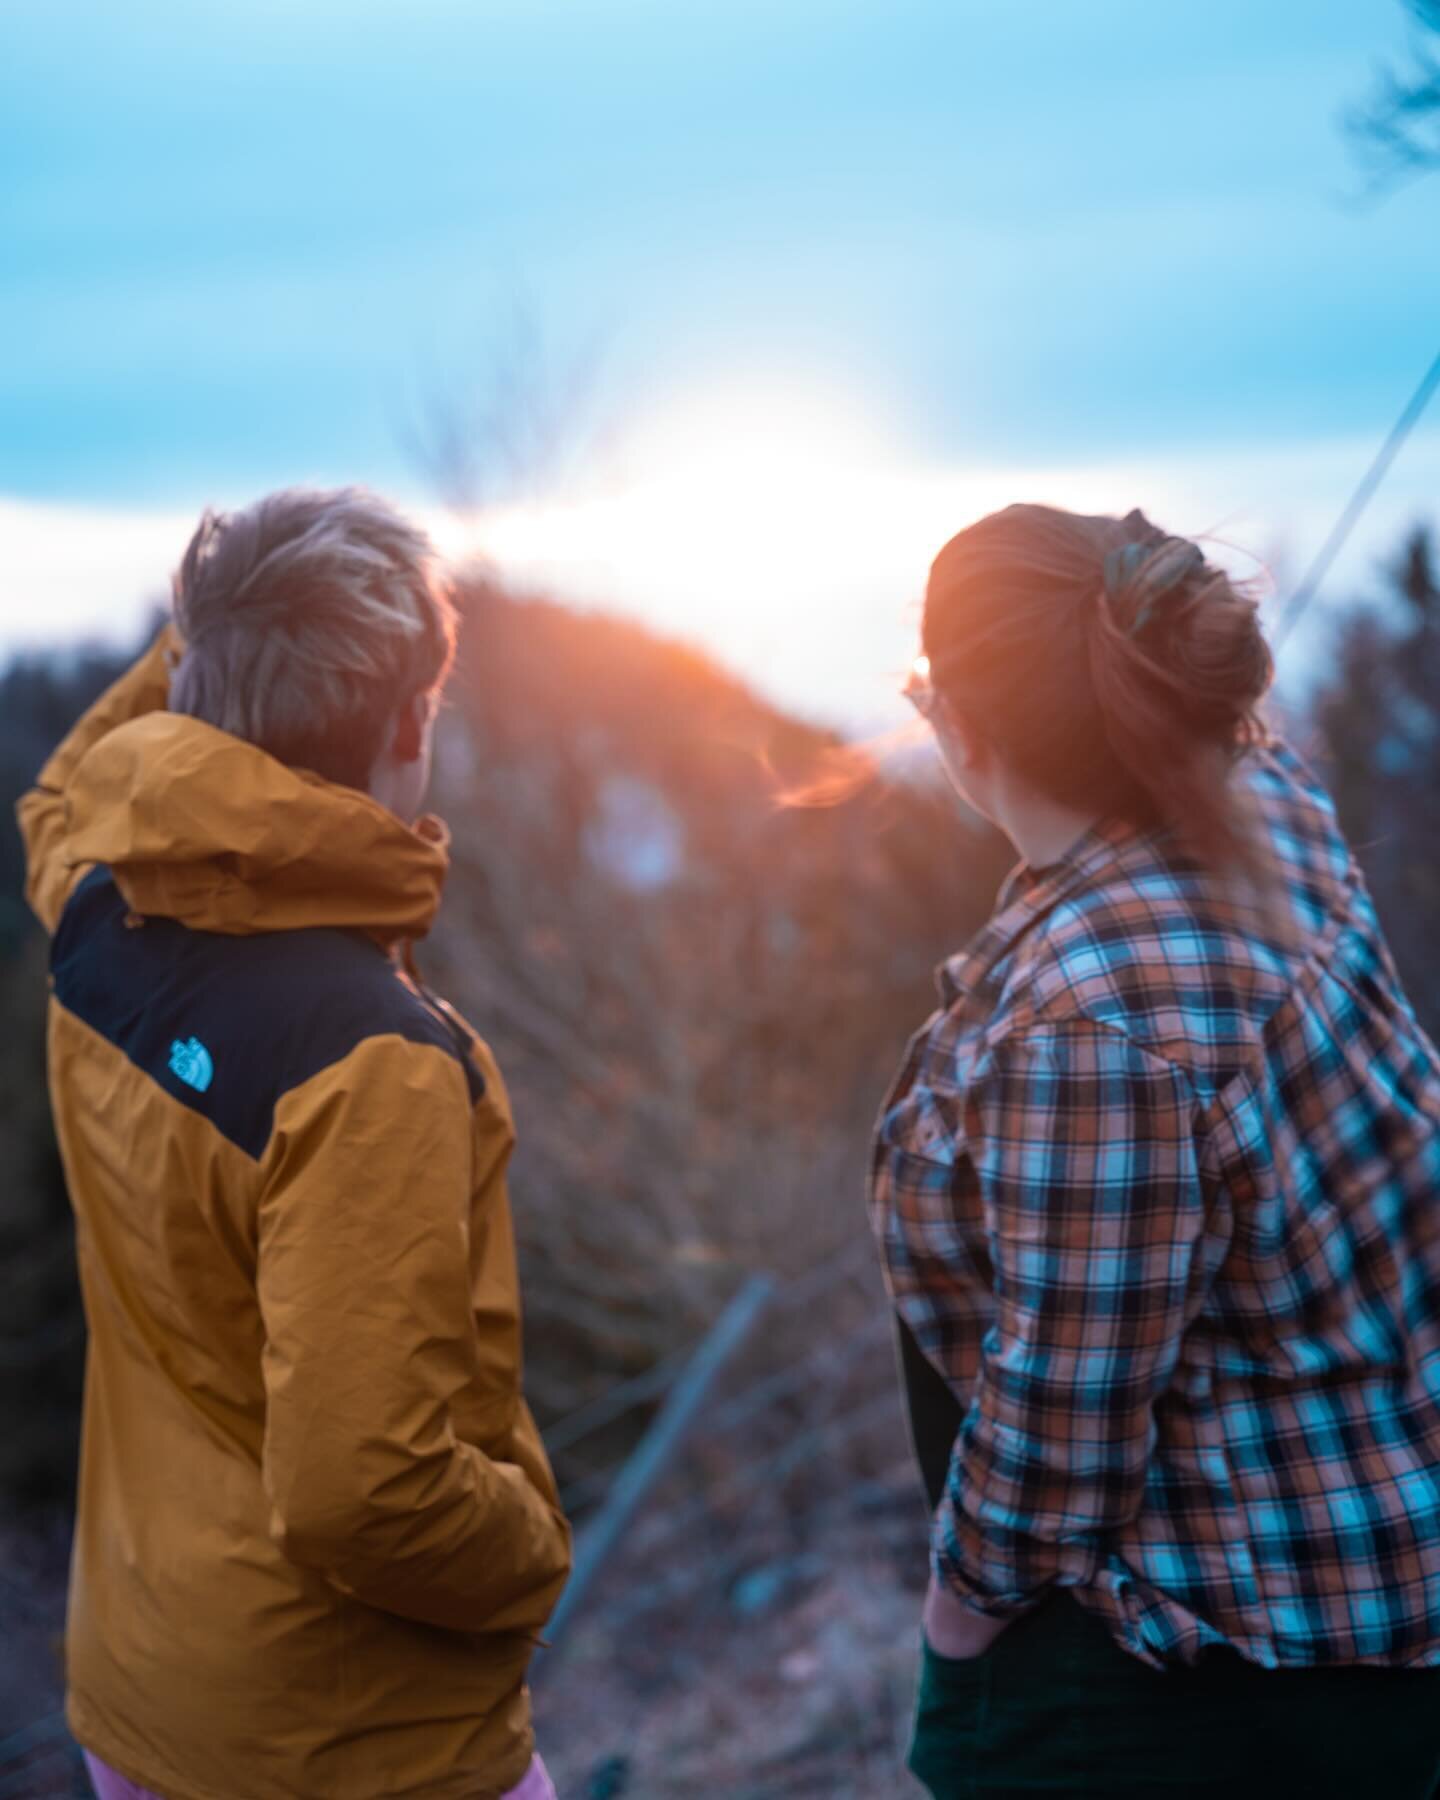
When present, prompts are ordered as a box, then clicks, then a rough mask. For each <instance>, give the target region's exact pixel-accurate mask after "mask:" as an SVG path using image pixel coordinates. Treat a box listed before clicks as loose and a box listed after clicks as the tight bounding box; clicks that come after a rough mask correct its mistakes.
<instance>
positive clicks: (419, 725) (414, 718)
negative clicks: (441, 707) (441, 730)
mask: <svg viewBox="0 0 1440 1800" xmlns="http://www.w3.org/2000/svg"><path fill="white" fill-rule="evenodd" d="M429 722H430V702H429V698H428V696H426V695H425V694H416V695H414V696H413V697H412V698H411V699H409V700H407V701H406V702H405V704H404V705H403V706H402V707H401V708H400V710H399V712H397V713H396V715H395V736H394V739H393V741H392V742H391V745H390V754H391V755H392V756H393V757H394V758H395V760H396V762H398V763H413V762H419V760H420V758H421V757H422V756H423V755H424V754H425V727H426V726H427V725H428V724H429Z"/></svg>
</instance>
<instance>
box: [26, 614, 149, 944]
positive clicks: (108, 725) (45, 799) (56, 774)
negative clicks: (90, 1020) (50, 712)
mask: <svg viewBox="0 0 1440 1800" xmlns="http://www.w3.org/2000/svg"><path fill="white" fill-rule="evenodd" d="M178 642H179V640H178V639H177V638H176V636H175V633H174V630H173V628H172V627H171V626H168V625H167V626H166V627H165V629H164V630H163V631H162V632H161V633H160V635H159V637H158V638H157V639H156V640H155V642H154V643H153V644H152V645H151V646H150V648H149V649H148V650H147V651H146V652H145V654H144V655H143V656H142V657H141V658H140V660H139V661H138V662H137V663H136V664H135V665H134V666H133V667H132V668H130V669H128V670H127V671H126V673H125V674H124V675H122V676H121V677H120V679H119V680H118V681H117V682H115V683H114V684H113V685H112V686H111V687H109V688H107V689H106V691H105V692H104V693H103V694H102V695H101V696H100V698H99V699H98V700H97V701H96V702H95V704H94V705H93V706H92V707H91V708H90V710H89V711H88V712H87V713H86V714H85V715H84V717H83V718H82V719H81V720H80V722H79V724H77V725H76V726H75V727H74V728H73V730H72V731H71V732H70V734H69V735H68V736H67V737H66V738H65V739H64V741H63V742H62V743H61V745H60V747H59V749H58V750H56V752H55V754H54V755H53V756H52V757H51V758H50V760H49V761H48V762H47V763H46V764H45V767H44V768H43V769H42V770H41V771H40V776H39V779H38V781H37V782H36V784H35V786H34V787H33V788H31V790H30V792H29V793H28V794H25V795H23V796H22V797H21V799H20V802H19V804H18V805H17V807H16V809H15V816H16V818H17V820H18V821H19V825H20V835H21V837H22V838H23V839H24V841H25V864H26V880H25V897H26V899H27V900H28V901H29V902H30V906H31V909H32V910H33V912H34V913H35V916H36V918H38V919H39V921H40V923H41V924H42V925H43V926H44V927H45V929H46V930H47V931H48V932H51V933H53V932H54V930H55V927H56V926H57V925H58V924H59V922H60V914H61V913H62V912H63V911H64V909H65V902H66V901H67V900H68V899H69V898H70V894H71V891H72V889H73V888H74V887H75V885H76V883H77V882H78V881H79V880H80V878H81V876H82V875H83V874H84V873H85V870H84V868H83V867H76V866H72V865H71V864H70V863H69V862H68V861H67V860H66V857H65V839H66V836H67V833H68V830H69V819H68V817H67V809H66V802H65V794H66V789H67V787H68V786H69V783H70V778H71V776H72V775H73V774H74V772H75V770H76V769H77V768H78V767H79V764H80V762H81V760H82V759H83V757H84V756H85V754H86V752H87V751H89V750H90V748H91V747H92V746H93V745H95V744H98V743H99V742H100V740H101V738H103V737H105V736H106V735H107V734H108V733H110V732H112V731H114V730H115V728H116V726H118V725H125V724H127V723H128V722H129V721H130V720H131V719H138V718H140V717H141V715H142V714H144V713H150V712H160V711H162V710H163V708H164V707H165V704H166V702H167V700H168V699H169V694H170V672H169V667H168V664H167V655H168V653H169V652H170V650H171V649H173V648H175V647H177V646H178Z"/></svg>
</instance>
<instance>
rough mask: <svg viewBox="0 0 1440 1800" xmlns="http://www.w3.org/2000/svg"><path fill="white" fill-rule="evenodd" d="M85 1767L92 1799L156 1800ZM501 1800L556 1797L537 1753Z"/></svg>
mask: <svg viewBox="0 0 1440 1800" xmlns="http://www.w3.org/2000/svg"><path fill="white" fill-rule="evenodd" d="M85 1767H86V1768H87V1769H88V1770H89V1771H90V1785H91V1786H92V1787H93V1788H94V1789H95V1794H96V1800H159V1796H158V1795H155V1794H152V1793H151V1792H150V1790H149V1788H142V1787H136V1785H135V1783H134V1782H133V1781H127V1780H126V1779H125V1777H124V1776H123V1775H117V1774H116V1773H115V1771H114V1770H113V1769H112V1768H111V1767H110V1766H109V1765H108V1764H107V1763H103V1762H101V1760H100V1758H99V1757H98V1756H92V1755H91V1754H90V1752H89V1751H88V1750H87V1751H86V1752H85ZM504 1800H556V1794H555V1784H554V1782H552V1781H551V1779H550V1776H549V1773H548V1771H547V1770H546V1767H545V1765H544V1763H543V1762H541V1760H540V1758H539V1757H538V1756H537V1757H536V1758H535V1760H534V1762H532V1763H531V1765H530V1767H529V1768H528V1769H527V1770H526V1771H525V1777H524V1779H523V1780H522V1781H521V1783H520V1785H519V1787H513V1788H511V1790H510V1792H509V1793H508V1794H506V1795H505V1797H504Z"/></svg>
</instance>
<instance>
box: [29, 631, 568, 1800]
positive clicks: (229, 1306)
mask: <svg viewBox="0 0 1440 1800" xmlns="http://www.w3.org/2000/svg"><path fill="white" fill-rule="evenodd" d="M163 649H164V645H163V640H162V643H161V644H157V645H156V647H155V648H154V649H153V650H152V651H151V652H150V654H149V655H148V656H147V657H146V658H144V659H143V660H142V661H141V662H140V663H139V664H138V665H137V667H136V668H135V669H134V670H132V671H131V672H130V674H129V675H127V676H126V677H125V678H124V679H122V680H121V681H120V682H119V683H118V684H117V685H116V686H115V687H114V688H112V689H111V691H110V692H109V693H108V694H107V695H106V696H105V697H104V698H103V699H102V700H101V701H100V702H99V704H98V705H97V706H96V707H95V708H94V709H93V711H92V712H91V713H90V714H88V715H87V717H86V718H85V719H84V720H83V721H82V722H81V724H80V725H79V726H78V727H77V728H76V730H75V731H74V732H73V733H72V734H71V736H70V737H69V738H68V739H67V740H66V741H65V743H64V744H63V745H62V746H61V748H60V750H59V751H58V752H57V753H56V755H55V756H54V757H53V758H52V760H51V761H50V763H49V764H48V765H47V767H46V768H45V770H44V771H43V773H42V775H41V777H40V784H39V786H38V787H37V788H36V790H35V791H34V792H32V793H31V794H29V795H27V796H26V798H25V799H24V800H23V801H22V802H21V805H20V821H21V827H22V830H23V832H24V835H25V838H26V843H27V847H28V852H29V859H30V896H31V901H32V904H33V905H34V907H35V910H36V912H37V913H38V915H39V917H40V918H41V919H42V920H43V922H44V923H45V925H46V926H47V928H48V929H49V930H50V931H51V932H52V934H53V937H54V946H53V955H52V970H53V976H52V989H53V998H52V1005H51V1015H50V1032H49V1060H50V1082H51V1090H52V1095H53V1104H54V1110H55V1120H56V1125H57V1127H58V1131H59V1137H60V1145H61V1150H62V1154H63V1157H64V1163H65V1172H66V1176H67V1179H68V1182H69V1188H70V1194H71V1198H72V1201H73V1204H74V1209H75V1216H76V1223H77V1232H78V1245H79V1259H80V1271H81V1279H82V1283H83V1287H84V1294H85V1307H86V1314H87V1318H88V1321H89V1328H90V1344H89V1354H88V1361H87V1368H86V1394H85V1416H84V1427H83V1440H82V1454H81V1470H80V1495H79V1518H78V1523H77V1533H76V1543H75V1557H74V1569H73V1576H72V1583H71V1595H70V1616H69V1627H68V1636H67V1660H68V1673H69V1716H70V1722H71V1726H72V1729H73V1730H74V1733H75V1735H76V1737H77V1738H78V1739H79V1741H80V1742H81V1743H82V1744H84V1745H86V1746H87V1747H89V1748H90V1749H91V1750H93V1751H94V1752H95V1753H96V1754H97V1755H98V1756H100V1757H102V1758H103V1759H104V1760H105V1761H106V1762H108V1763H110V1764H112V1765H113V1766H114V1767H115V1768H116V1769H118V1770H120V1771H121V1772H122V1773H123V1774H125V1775H128V1776H129V1777H130V1778H131V1779H132V1780H135V1781H137V1782H139V1783H141V1784H142V1785H143V1786H145V1787H148V1788H153V1789H154V1790H155V1791H156V1792H157V1793H158V1794H161V1795H163V1796H166V1797H167V1800H281V1797H282V1796H283V1797H284V1800H316V1797H317V1796H331V1795H333V1796H338V1797H343V1800H370V1797H372V1796H373V1797H378V1796H382V1795H384V1796H398V1795H414V1796H424V1797H425V1800H451V1797H453V1800H482V1797H484V1796H490V1795H494V1794H499V1793H502V1792H503V1791H504V1790H505V1789H506V1788H508V1787H510V1786H512V1785H513V1784H514V1783H515V1782H517V1781H518V1780H519V1779H520V1777H521V1775H522V1774H523V1773H524V1770H525V1768H526V1765H527V1764H528V1762H529V1759H530V1756H531V1751H532V1743H531V1731H530V1720H529V1700H528V1695H527V1691H526V1688H525V1670H526V1665H527V1662H528V1659H529V1657H530V1654H531V1650H532V1647H533V1645H534V1643H535V1640H536V1637H537V1634H538V1633H539V1630H540V1628H541V1627H542V1625H543V1624H544V1621H545V1620H546V1618H547V1617H548V1616H549V1613H550V1610H551V1608H552V1606H553V1605H554V1603H555V1600H556V1599H557V1597H558V1595H559V1592H560V1589H561V1587H562V1585H563V1583H564V1579H565V1576H566V1573H567V1570H568V1565H569V1536H568V1532H567V1529H566V1525H565V1522H564V1519H563V1517H562V1515H561V1513H560V1510H559V1505H558V1501H557V1497H556V1493H555V1488H554V1484H553V1482H552V1479H551V1475H550V1470H549V1468H548V1466H547V1464H546V1460H545V1455H544V1451H543V1450H542V1448H541V1445H540V1440H539V1437H538V1435H537V1433H536V1430H535V1426H534V1423H533V1421H532V1420H531V1418H530V1414H529V1412H528V1410H527V1408H526V1406H525V1402H524V1400H523V1399H522V1397H521V1392H520V1327H519V1302H518V1295H517V1289H516V1278H515V1258H514V1245H513V1239H512V1233H511V1223H510V1214H509V1205H508V1201H507V1198H506V1191H505V1168H506V1163H507V1160H508V1158H509V1155H510V1151H511V1148H512V1145H513V1142H514V1132H513V1128H512V1124H511V1116H510V1111H509V1107H508V1104H507V1101H506V1096H505V1090H504V1087H503V1084H502V1082H501V1079H500V1074H499V1071H498V1070H497V1068H496V1066H495V1063H494V1060H493V1058H492V1057H491V1055H490V1053H489V1051H488V1050H487V1048H486V1047H485V1045H484V1044H483V1043H481V1042H480V1041H479V1040H478V1039H477V1038H475V1037H474V1036H473V1035H472V1034H471V1033H470V1032H469V1030H468V1029H467V1028H466V1027H465V1026H464V1025H463V1024H461V1022H460V1021H459V1020H458V1019H457V1018H456V1017H455V1015H454V1014H453V1013H451V1012H450V1011H449V1009H448V1008H446V1007H444V1006H443V1005H442V1004H441V1003H439V1002H436V1001H434V1000H432V999H431V998H430V997H429V996H428V995H427V994H426V993H425V992H424V991H423V990H421V989H420V988H419V987H418V986H417V985H416V984H415V983H414V982H412V981H411V980H409V979H408V978H407V977H406V976H405V975H404V974H403V972H402V971H401V970H400V968H399V967H398V966H397V963H396V961H395V960H394V957H393V955H392V950H393V947H394V946H395V945H396V944H397V943H399V942H400V941H402V940H405V939H409V938H413V937H416V936H419V935H420V934H421V933H423V932H424V931H425V930H426V929H427V928H428V926H429V924H430V922H431V919H432V917H433V915H434V912H435V908H436V906H437V904H438V901H439V896H440V887H441V882H442V879H443V876H444V872H445V867H446V849H445V834H444V829H443V827H441V826H440V825H439V824H438V822H435V821H422V823H421V825H420V826H418V827H417V828H415V829H414V830H411V829H409V828H407V827H406V826H404V825H402V824H401V823H400V822H399V821H398V820H397V819H396V818H395V817H394V816H393V815H392V814H390V813H388V812H387V811H386V810H385V809H384V808H383V807H380V806H378V805H377V804H375V803H374V802H373V801H371V800H370V799H368V798H367V797H366V796H364V795H363V794H360V793H357V792H354V791H352V790H350V789H348V788H342V787H338V786H335V785H333V784H331V783H328V782H325V781H322V780H320V779H318V778H317V777H313V776H310V775H307V774H303V773H298V772H296V771H295V770H292V769H288V768H285V767H283V766H282V765H281V764H279V763H277V762H275V761H273V760H272V759H271V758H269V757H267V756H266V755H264V754H263V753H262V752H261V751H259V750H256V749H254V748H253V747H252V746H250V745H247V744H245V743H242V742H241V741H239V740H238V739H236V738H232V737H229V736H227V735H226V734H225V733H223V732H219V731H215V730H212V729H211V728H210V727H208V726H206V725H203V724H200V723H199V722H198V721H196V720H193V719H188V718H183V717H179V716H177V715H174V714H171V713H168V712H166V711H164V710H163V708H164V705H165V695H166V671H165V664H164V659H163Z"/></svg>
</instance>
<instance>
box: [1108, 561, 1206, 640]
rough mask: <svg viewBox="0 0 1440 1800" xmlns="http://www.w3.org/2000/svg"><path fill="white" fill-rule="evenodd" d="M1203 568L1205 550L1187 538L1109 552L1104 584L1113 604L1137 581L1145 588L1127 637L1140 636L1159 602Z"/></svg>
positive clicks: (1128, 628) (1127, 631)
mask: <svg viewBox="0 0 1440 1800" xmlns="http://www.w3.org/2000/svg"><path fill="white" fill-rule="evenodd" d="M1204 567H1205V553H1204V551H1203V550H1201V548H1200V547H1199V545H1198V544H1192V543H1190V542H1189V541H1188V540H1187V539H1185V538H1164V539H1162V540H1161V541H1160V542H1159V543H1151V544H1136V543H1129V544H1120V545H1117V547H1116V548H1115V549H1114V550H1108V551H1107V552H1106V553H1105V565H1104V581H1105V592H1106V594H1107V595H1108V596H1109V598H1110V600H1111V602H1112V603H1113V602H1115V601H1117V600H1119V598H1120V597H1121V595H1122V594H1123V593H1125V592H1126V590H1127V589H1129V588H1130V587H1132V586H1133V585H1134V584H1135V583H1136V582H1137V581H1141V582H1143V585H1144V588H1145V597H1144V599H1143V600H1142V602H1141V604H1140V608H1139V610H1138V611H1137V612H1136V614H1135V617H1134V618H1133V619H1132V620H1131V622H1130V624H1129V625H1128V626H1127V627H1126V631H1125V635H1126V637H1132V638H1133V637H1136V636H1138V634H1139V633H1140V632H1141V631H1142V630H1143V629H1144V628H1145V626H1146V625H1148V624H1149V622H1150V620H1151V618H1152V617H1153V616H1154V613H1155V608H1156V606H1157V605H1158V604H1159V602H1160V601H1161V600H1163V599H1164V598H1165V597H1166V596H1167V595H1168V594H1172V593H1174V592H1175V591H1176V590H1177V589H1179V588H1181V587H1183V585H1184V584H1185V583H1186V582H1187V581H1188V580H1189V579H1190V577H1191V576H1192V575H1198V574H1199V573H1200V571H1201V570H1202V569H1203V568H1204Z"/></svg>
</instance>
